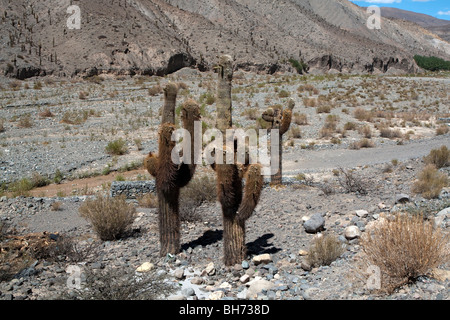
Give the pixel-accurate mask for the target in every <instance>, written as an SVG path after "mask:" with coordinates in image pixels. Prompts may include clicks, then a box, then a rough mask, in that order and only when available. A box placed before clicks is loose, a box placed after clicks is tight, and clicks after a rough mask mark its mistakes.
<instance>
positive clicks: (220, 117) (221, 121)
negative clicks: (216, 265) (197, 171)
mask: <svg viewBox="0 0 450 320" xmlns="http://www.w3.org/2000/svg"><path fill="white" fill-rule="evenodd" d="M216 69H217V73H218V74H219V80H218V86H217V103H216V105H217V121H216V123H217V129H219V130H220V131H222V134H223V136H224V137H225V136H226V130H227V129H231V127H232V117H231V114H232V112H231V111H232V103H231V82H232V79H233V62H232V58H231V57H230V56H227V55H226V56H221V57H220V58H219V65H218V67H217V68H216ZM225 150H226V148H225ZM229 151H230V150H229ZM225 152H226V151H225ZM231 152H233V153H234V158H235V160H236V152H237V150H236V147H235V148H234V150H231ZM225 158H226V156H225V155H224V159H225ZM213 168H214V170H215V171H216V174H217V196H218V200H219V202H220V204H221V206H222V213H223V239H224V263H225V265H228V266H231V265H234V264H237V263H241V262H242V261H243V260H244V259H245V257H246V246H245V222H246V221H247V220H248V219H249V218H250V217H251V215H252V214H253V211H254V209H255V207H256V205H257V204H258V201H259V197H260V194H261V189H262V186H263V176H262V175H261V170H262V168H261V166H260V165H259V164H251V165H248V164H244V165H237V164H236V163H234V164H228V163H225V164H215V165H213ZM243 177H244V178H245V181H246V183H245V187H243V183H242V178H243Z"/></svg>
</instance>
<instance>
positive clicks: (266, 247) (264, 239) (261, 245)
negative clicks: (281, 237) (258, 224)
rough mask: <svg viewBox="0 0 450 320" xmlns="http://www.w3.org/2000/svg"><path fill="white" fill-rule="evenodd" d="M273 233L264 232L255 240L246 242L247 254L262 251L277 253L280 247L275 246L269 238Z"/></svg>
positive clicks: (256, 253) (260, 252)
mask: <svg viewBox="0 0 450 320" xmlns="http://www.w3.org/2000/svg"><path fill="white" fill-rule="evenodd" d="M274 236H275V235H274V234H273V233H266V234H264V235H262V236H260V237H259V238H258V239H256V240H255V241H252V242H249V243H247V254H250V255H251V254H255V255H258V254H263V253H277V252H278V251H281V248H277V247H275V246H274V245H273V244H272V243H271V242H269V239H271V238H273V237H274Z"/></svg>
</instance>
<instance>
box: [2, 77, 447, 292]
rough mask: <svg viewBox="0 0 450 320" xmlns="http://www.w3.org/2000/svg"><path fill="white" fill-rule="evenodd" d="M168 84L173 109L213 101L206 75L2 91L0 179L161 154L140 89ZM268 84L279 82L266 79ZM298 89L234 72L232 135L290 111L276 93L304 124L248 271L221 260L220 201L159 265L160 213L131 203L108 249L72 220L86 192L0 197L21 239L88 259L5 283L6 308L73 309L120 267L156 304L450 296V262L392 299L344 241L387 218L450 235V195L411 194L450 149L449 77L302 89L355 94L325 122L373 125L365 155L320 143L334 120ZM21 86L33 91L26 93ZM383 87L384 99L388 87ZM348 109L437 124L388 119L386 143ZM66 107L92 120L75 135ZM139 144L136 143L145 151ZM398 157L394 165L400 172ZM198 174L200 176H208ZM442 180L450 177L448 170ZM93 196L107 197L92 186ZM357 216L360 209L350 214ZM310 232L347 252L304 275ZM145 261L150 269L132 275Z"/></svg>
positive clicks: (190, 225) (81, 170) (261, 220)
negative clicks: (249, 112) (147, 283)
mask: <svg viewBox="0 0 450 320" xmlns="http://www.w3.org/2000/svg"><path fill="white" fill-rule="evenodd" d="M169 79H172V80H176V81H182V82H183V83H185V85H186V86H187V87H188V88H189V90H187V89H186V90H184V91H182V92H181V93H180V97H181V99H184V98H187V97H189V96H192V97H193V98H196V99H198V100H200V96H201V94H203V93H206V92H210V91H213V90H214V86H215V81H214V79H215V77H214V75H201V76H200V75H197V74H196V73H193V72H190V71H189V70H183V71H182V73H178V74H176V75H173V76H171V77H168V78H164V79H160V78H147V79H144V81H143V82H139V80H138V79H131V80H130V79H125V80H121V81H117V80H111V81H110V80H107V81H104V82H102V83H100V84H92V83H86V82H80V83H78V82H64V83H62V82H56V83H53V84H49V85H46V86H45V87H44V88H43V89H42V90H34V89H20V90H18V91H8V90H4V91H2V92H1V93H0V94H1V97H0V102H1V106H2V108H1V109H0V119H4V127H5V131H4V132H2V133H0V152H1V153H0V170H1V173H2V174H1V181H3V182H13V181H15V180H18V179H21V178H24V177H30V176H31V175H32V174H33V172H38V173H40V174H42V175H48V176H49V177H52V176H53V175H54V174H55V172H56V170H57V169H59V170H60V171H61V172H62V173H63V174H64V176H65V177H66V178H68V177H69V176H72V177H76V176H78V175H83V174H85V172H99V171H103V170H104V169H105V167H107V166H108V168H109V169H110V170H116V169H119V168H121V167H124V166H126V165H128V164H130V163H132V162H139V161H141V160H142V158H143V156H144V155H145V154H146V153H148V152H149V151H156V148H157V146H156V141H157V137H156V132H157V128H158V124H159V120H158V118H159V117H158V110H159V108H160V106H161V102H162V101H161V96H160V95H157V96H150V95H149V94H148V88H151V87H153V86H156V85H157V84H158V83H159V84H160V85H164V83H165V82H166V81H168V80H169ZM274 79H275V80H276V82H278V83H275V84H273V83H270V84H269V83H268V82H271V81H273V80H274ZM295 79H296V80H292V79H291V76H278V77H276V78H268V77H266V76H264V75H250V74H238V75H237V76H236V80H235V90H234V91H233V94H234V97H233V99H234V101H235V103H234V106H235V108H234V109H233V112H234V114H233V116H234V119H235V122H236V124H237V125H240V126H243V127H249V126H252V125H254V123H255V122H254V120H250V119H249V118H248V117H246V116H244V115H242V112H243V111H244V110H245V109H247V108H256V109H257V110H258V112H259V113H260V112H262V111H263V110H264V109H265V108H266V106H267V105H271V104H275V103H285V100H283V99H282V98H279V97H278V92H279V91H280V90H287V91H289V92H290V95H291V98H293V99H294V100H295V101H296V107H295V109H294V112H299V113H305V114H306V115H307V117H308V123H309V124H308V125H302V126H299V127H300V128H301V132H302V137H301V138H296V139H291V141H292V142H289V139H290V138H289V137H287V138H286V139H285V141H286V146H285V147H284V161H285V165H284V168H285V174H286V178H288V176H290V181H295V183H293V184H289V185H287V186H286V187H283V188H279V189H275V188H271V187H268V186H267V187H266V188H264V190H263V194H262V196H261V200H260V202H259V204H258V206H257V208H256V210H255V212H254V214H253V216H252V217H251V219H250V220H249V221H247V238H246V241H247V247H248V250H249V256H248V259H247V260H246V261H243V263H242V264H240V265H236V266H233V267H225V266H224V265H223V263H222V247H223V241H222V216H221V215H222V214H221V209H220V206H219V205H218V204H217V203H203V204H202V205H201V206H200V207H199V208H197V209H196V215H195V216H196V217H199V218H198V219H195V220H193V221H185V222H183V224H182V244H183V245H182V252H181V253H180V254H178V255H176V256H168V257H163V258H160V257H159V244H158V242H159V240H158V230H157V225H158V224H157V220H158V216H157V211H156V209H146V208H140V207H138V208H137V211H138V218H137V219H136V220H135V222H134V224H133V228H132V231H131V232H130V234H129V235H128V236H127V237H125V238H123V239H120V240H117V241H103V242H102V241H100V240H99V239H98V238H97V236H96V235H95V233H94V231H93V230H92V227H91V226H90V224H89V223H88V222H87V221H85V220H84V219H83V218H81V217H80V216H79V214H78V208H79V206H80V205H81V203H83V201H85V199H86V198H87V197H88V196H75V197H62V198H44V197H41V198H27V197H18V198H15V199H9V198H7V197H6V196H3V197H1V198H0V218H1V221H2V222H4V223H6V224H8V225H9V226H10V227H11V228H14V229H15V230H16V233H17V234H19V235H25V234H27V233H31V232H49V233H52V234H53V233H55V234H56V233H59V234H60V235H62V236H64V237H70V238H73V239H75V240H76V243H77V247H78V248H79V249H81V248H91V247H92V248H93V249H92V250H93V251H92V252H90V254H86V256H84V257H83V258H82V259H81V260H80V261H77V262H74V261H67V259H62V261H61V259H59V261H58V262H54V261H53V260H50V259H36V260H35V261H31V262H30V264H29V265H28V267H26V268H25V269H23V270H22V271H21V272H20V273H18V274H16V275H15V276H14V277H13V279H12V280H11V279H8V280H7V281H2V282H0V299H3V300H11V299H13V300H20V299H27V300H35V299H78V298H82V297H84V295H86V294H89V293H92V291H93V289H92V288H95V287H98V282H96V281H100V280H99V279H100V278H101V276H100V275H101V274H106V276H107V277H109V278H110V279H114V278H116V277H115V276H114V275H113V273H109V272H119V271H120V272H122V273H127V272H128V273H129V274H131V277H132V278H131V279H136V277H138V278H139V279H142V278H143V279H153V277H157V278H158V279H159V278H161V279H162V280H158V281H160V285H161V286H162V287H161V288H162V289H160V290H159V291H158V292H157V293H156V294H154V295H153V296H152V298H155V299H188V300H192V299H199V300H202V299H258V300H266V299H267V300H289V299H300V300H309V299H313V300H324V299H343V300H353V299H399V300H402V299H407V300H435V299H438V300H439V299H444V300H448V299H449V298H450V295H449V288H450V280H449V279H450V275H449V273H450V271H449V270H450V268H449V267H450V266H449V265H444V266H441V267H440V268H441V269H440V270H441V271H440V273H439V275H436V272H435V274H434V275H431V274H429V275H426V276H423V277H420V278H419V279H417V281H416V282H415V283H412V284H407V285H404V286H402V287H401V288H400V289H397V290H396V291H394V292H393V293H390V294H385V293H380V292H376V291H373V290H369V288H368V287H367V279H368V274H367V273H366V272H365V270H366V269H365V268H364V258H363V256H362V251H361V246H360V242H359V238H355V239H351V240H349V239H347V238H346V237H345V231H346V229H347V227H349V226H356V227H357V229H358V230H359V231H360V232H362V233H364V232H366V227H367V226H368V225H369V224H370V223H372V222H374V221H376V220H378V219H380V217H381V216H383V215H389V214H394V213H395V212H398V211H400V210H402V209H408V210H417V209H421V208H422V209H424V210H425V211H426V212H427V213H428V218H429V219H433V220H434V219H435V218H439V219H437V220H436V221H438V222H439V223H440V225H441V227H442V228H443V230H444V231H445V232H448V226H449V215H448V213H447V214H446V215H445V214H444V215H443V216H442V214H441V215H440V216H438V213H439V212H441V210H443V209H445V208H447V207H450V198H449V194H450V190H449V188H445V189H444V190H443V191H442V192H441V195H440V197H439V198H438V199H434V200H426V199H423V198H421V197H420V196H418V195H414V194H413V193H412V191H411V186H412V183H413V181H414V179H415V178H416V177H417V175H418V173H419V172H420V171H421V170H422V169H423V167H424V163H423V161H422V157H423V156H424V155H426V154H427V153H428V152H429V150H431V149H432V148H435V147H439V146H441V145H447V146H448V147H450V145H449V139H448V134H446V135H442V136H435V132H436V128H437V126H438V124H437V123H436V119H437V118H438V117H440V116H444V115H445V114H446V113H448V105H449V98H448V93H447V92H448V90H446V89H445V88H448V85H449V79H432V78H426V79H420V81H419V80H415V78H410V79H409V78H408V80H407V81H405V80H404V79H403V78H400V79H399V78H383V77H368V78H367V77H350V78H344V77H332V78H325V79H321V78H320V79H319V78H317V79H316V78H308V79H309V80H308V83H312V84H313V85H314V86H315V87H316V88H317V90H318V92H317V93H316V94H311V96H314V97H315V98H318V97H319V95H321V94H324V95H325V94H331V93H333V92H342V94H344V93H345V92H347V93H349V92H350V93H349V94H350V97H347V98H345V99H344V98H343V97H341V99H344V100H341V102H340V103H337V104H336V105H335V106H334V108H333V109H332V112H331V113H332V114H336V115H338V116H339V127H342V126H343V125H344V124H345V123H346V122H348V121H354V122H355V123H358V124H360V125H363V124H368V125H370V126H371V128H372V129H373V130H374V135H373V137H372V141H373V142H374V143H375V147H374V148H369V149H361V150H349V145H350V144H351V143H353V142H354V141H358V140H360V139H361V137H362V136H361V134H359V133H358V132H357V131H349V132H348V133H347V134H346V135H345V136H340V135H339V134H338V133H336V134H334V136H335V137H336V138H339V140H340V143H336V142H335V143H332V142H331V141H330V139H321V138H319V136H318V133H319V131H320V129H321V128H322V126H323V124H324V122H325V121H326V118H327V115H328V114H321V113H317V112H316V109H315V108H313V107H306V106H305V105H304V103H303V98H305V97H310V96H309V94H305V93H301V96H299V95H298V92H297V87H298V86H299V85H301V84H304V83H306V82H305V81H304V80H299V79H298V78H295ZM2 81H6V80H2ZM255 83H258V86H255ZM405 83H413V84H412V85H410V86H411V88H412V87H414V88H415V89H414V90H415V91H416V92H417V93H418V95H419V97H418V98H417V99H416V98H414V99H412V98H411V96H410V95H411V93H410V91H409V90H408V91H407V93H406V96H405V97H403V98H402V94H403V93H402V92H403V91H402V90H406V89H404V84H405ZM259 84H260V85H259ZM29 87H33V86H32V83H30V86H29ZM256 87H258V88H256ZM275 88H278V89H275ZM387 88H391V90H390V91H383V90H386V89H387ZM80 92H86V93H87V95H86V96H87V97H86V98H84V99H80ZM383 92H384V97H383V99H382V98H381V93H383ZM351 95H354V96H351ZM354 99H356V100H354ZM435 100H438V102H437V104H435V102H434V101H435ZM352 101H356V102H357V103H359V105H360V106H361V107H362V108H365V109H366V110H370V109H373V108H374V106H375V105H378V104H379V105H381V106H384V108H385V110H389V108H390V107H395V108H394V109H393V110H394V111H395V112H398V113H399V114H400V113H401V112H407V111H412V110H415V109H412V108H411V106H412V105H413V103H414V104H415V105H416V109H417V110H416V111H417V112H416V114H419V113H420V112H422V111H424V112H425V111H427V112H429V113H430V114H432V116H431V117H430V118H428V120H420V121H419V122H417V121H416V122H414V121H406V120H405V121H406V122H405V123H404V126H403V125H402V124H401V122H402V120H401V119H400V118H399V117H398V118H395V119H394V120H395V121H394V120H393V122H392V123H393V124H394V123H395V124H396V125H398V126H397V128H399V129H401V130H402V132H407V131H411V132H410V133H409V135H410V140H407V139H388V138H383V137H380V136H379V133H378V132H377V131H376V130H375V127H374V126H375V124H376V122H365V121H359V120H355V118H354V116H353V109H354V108H355V106H354V105H353V102H352ZM392 101H396V102H392ZM45 108H49V109H50V111H51V112H52V113H53V114H54V117H51V118H41V117H40V116H39V113H40V112H42V111H44V109H45ZM204 108H205V112H204V114H205V115H206V116H205V117H204V121H205V122H207V124H208V125H213V123H214V120H213V117H211V115H214V109H215V107H214V104H213V105H206V104H205V105H204ZM73 110H75V111H77V112H78V111H79V112H82V111H86V112H87V114H88V116H87V119H86V121H83V122H82V123H80V124H77V125H73V124H67V123H61V120H62V119H63V117H64V115H65V113H66V112H68V111H73ZM90 110H93V111H92V112H91V111H90ZM349 110H350V111H349ZM431 110H432V111H431ZM26 114H29V115H30V117H31V119H32V123H33V124H32V127H31V128H21V127H19V123H20V122H19V121H20V120H19V119H20V118H21V117H22V116H24V115H26ZM74 117H75V116H74ZM380 121H381V120H380ZM293 126H295V125H293ZM119 137H122V138H124V139H125V140H126V141H127V147H128V153H127V154H126V155H123V156H120V157H117V156H111V155H108V154H107V153H106V152H105V150H104V148H105V146H106V144H107V143H108V142H109V141H112V140H114V139H117V138H119ZM135 139H141V145H140V147H139V148H138V146H137V145H138V143H136V141H135ZM311 142H314V145H312V144H311ZM394 159H396V160H398V163H396V164H394V163H393V162H392V160H394ZM338 167H344V168H353V169H354V170H355V174H356V175H357V176H358V177H360V178H361V180H362V181H363V182H364V183H365V185H366V189H367V194H358V193H346V192H345V191H344V190H343V188H342V187H341V186H340V184H339V182H338V177H337V176H336V175H335V172H333V169H337V168H338ZM200 171H205V172H208V169H207V168H205V169H204V170H203V169H202V170H200ZM441 171H442V172H445V173H446V174H447V175H448V173H449V170H448V168H443V169H441ZM299 173H304V174H306V176H305V177H304V179H303V180H301V181H300V180H297V179H294V178H293V177H294V176H296V175H298V174H299ZM297 178H298V177H297ZM63 182H66V183H70V181H63ZM98 192H99V193H101V192H105V190H104V189H102V188H99V191H98ZM399 194H406V195H408V197H409V202H407V203H406V204H398V203H396V195H399ZM89 196H92V195H89ZM54 203H58V205H59V207H60V208H59V209H58V210H54ZM136 206H138V205H137V204H136ZM356 210H366V211H367V212H366V213H363V214H361V213H360V214H359V215H358V214H357V212H356ZM313 215H320V216H321V217H322V218H323V219H324V221H325V226H324V230H322V231H317V232H314V233H307V232H306V231H305V225H304V223H303V221H304V220H305V217H312V216H313ZM442 217H443V218H442ZM318 234H334V235H336V236H337V237H338V239H339V240H340V241H341V242H342V244H343V245H345V251H344V253H343V254H342V255H341V256H340V257H339V258H338V259H337V260H335V261H334V262H332V263H331V265H329V266H320V267H314V268H310V267H308V265H307V263H306V258H305V256H304V251H307V250H308V248H309V246H310V244H311V242H312V241H313V239H314V238H315V237H317V236H318ZM262 254H269V255H270V256H269V257H264V258H265V259H266V260H265V262H263V263H259V264H258V263H257V262H254V261H253V258H254V257H257V256H260V255H262ZM60 258H61V257H60ZM144 263H147V264H146V266H147V267H149V269H151V270H150V271H149V272H146V273H142V272H136V269H137V268H139V267H140V266H142V265H143V264H144ZM71 265H76V266H79V267H80V268H81V270H82V272H81V280H82V288H83V289H82V290H81V291H77V290H73V289H71V288H70V286H69V285H68V283H67V280H68V279H69V278H70V277H71V273H70V272H71V271H70V270H71V269H70V268H69V269H68V267H69V266H71ZM92 275H94V277H93V278H92ZM156 282H157V281H156V280H155V281H154V283H156ZM155 286H156V284H155ZM168 287H173V290H169V289H168ZM89 288H90V289H89ZM116 291H121V289H119V290H118V289H116Z"/></svg>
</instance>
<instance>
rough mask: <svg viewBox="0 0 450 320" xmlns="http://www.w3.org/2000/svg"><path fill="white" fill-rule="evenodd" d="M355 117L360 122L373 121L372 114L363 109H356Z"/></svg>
mask: <svg viewBox="0 0 450 320" xmlns="http://www.w3.org/2000/svg"><path fill="white" fill-rule="evenodd" d="M353 116H354V117H355V118H356V119H358V120H359V121H368V122H370V121H372V116H373V115H372V112H370V111H367V110H365V109H363V108H359V107H358V108H356V109H355V111H354V112H353Z"/></svg>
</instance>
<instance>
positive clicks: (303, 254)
mask: <svg viewBox="0 0 450 320" xmlns="http://www.w3.org/2000/svg"><path fill="white" fill-rule="evenodd" d="M298 255H299V256H307V255H308V251H306V250H303V249H300V250H299V251H298Z"/></svg>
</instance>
